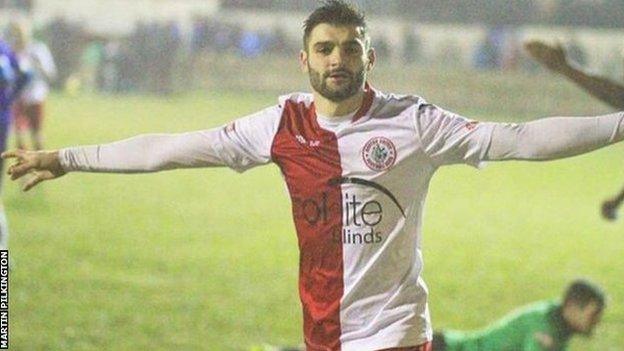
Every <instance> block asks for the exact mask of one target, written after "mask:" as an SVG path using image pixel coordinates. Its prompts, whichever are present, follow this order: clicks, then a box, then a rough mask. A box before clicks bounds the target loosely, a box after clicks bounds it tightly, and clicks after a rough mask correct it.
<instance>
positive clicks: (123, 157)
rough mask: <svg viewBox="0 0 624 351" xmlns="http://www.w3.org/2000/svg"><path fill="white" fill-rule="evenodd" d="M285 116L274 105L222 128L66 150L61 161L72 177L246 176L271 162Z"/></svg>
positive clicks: (149, 136) (63, 150) (62, 151)
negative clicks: (215, 170) (220, 171)
mask: <svg viewBox="0 0 624 351" xmlns="http://www.w3.org/2000/svg"><path fill="white" fill-rule="evenodd" d="M280 117H281V108H280V107H279V106H274V107H270V108H267V109H265V110H263V111H261V112H258V113H256V114H253V115H250V116H247V117H244V118H241V119H238V120H236V121H234V122H232V123H230V124H228V125H226V126H223V127H220V128H215V129H210V130H203V131H196V132H190V133H182V134H148V135H141V136H137V137H134V138H131V139H127V140H122V141H118V142H114V143H110V144H103V145H94V146H82V147H73V148H67V149H62V150H61V151H60V153H59V155H60V162H61V166H62V167H63V169H65V170H66V171H68V172H69V171H82V172H107V173H145V172H157V171H162V170H168V169H175V168H197V167H216V166H227V167H230V168H232V169H234V170H236V171H238V172H242V171H245V170H247V169H249V168H252V167H254V166H257V165H261V164H266V163H268V162H270V161H271V146H272V143H273V137H274V136H275V133H276V132H277V128H278V125H279V120H280Z"/></svg>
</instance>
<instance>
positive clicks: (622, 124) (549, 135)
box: [486, 112, 624, 161]
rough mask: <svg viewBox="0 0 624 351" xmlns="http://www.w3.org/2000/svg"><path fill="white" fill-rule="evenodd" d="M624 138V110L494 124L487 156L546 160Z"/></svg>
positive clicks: (586, 150)
mask: <svg viewBox="0 0 624 351" xmlns="http://www.w3.org/2000/svg"><path fill="white" fill-rule="evenodd" d="M623 139H624V112H619V113H614V114H610V115H604V116H598V117H553V118H544V119H539V120H535V121H532V122H528V123H521V124H515V123H494V125H493V130H492V137H491V141H490V145H489V148H488V150H487V156H486V158H487V159H488V160H493V161H501V160H534V161H545V160H553V159H559V158H564V157H570V156H575V155H579V154H583V153H586V152H589V151H592V150H596V149H599V148H601V147H604V146H607V145H610V144H613V143H616V142H619V141H621V140H623Z"/></svg>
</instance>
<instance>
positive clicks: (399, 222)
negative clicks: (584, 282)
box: [59, 87, 624, 351]
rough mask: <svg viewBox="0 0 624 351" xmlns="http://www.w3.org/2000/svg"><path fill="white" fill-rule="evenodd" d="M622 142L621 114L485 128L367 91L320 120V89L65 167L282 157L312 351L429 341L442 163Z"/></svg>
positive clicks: (68, 154) (77, 158)
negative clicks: (435, 200) (430, 211)
mask: <svg viewBox="0 0 624 351" xmlns="http://www.w3.org/2000/svg"><path fill="white" fill-rule="evenodd" d="M623 139H624V113H622V112H619V113H615V114H611V115H605V116H598V117H588V118H581V117H571V118H567V117H557V118H545V119H540V120H536V121H532V122H528V123H521V124H513V123H489V122H485V123H476V122H473V121H470V120H467V119H465V118H463V117H460V116H457V115H455V114H452V113H449V112H447V111H444V110H442V109H440V108H438V107H436V106H434V105H430V104H427V103H426V102H425V101H423V100H422V99H421V98H419V97H416V96H398V95H387V94H383V93H381V92H378V91H375V90H372V89H371V88H369V87H367V89H366V95H365V99H364V103H363V104H362V106H361V108H360V109H359V110H358V111H357V112H356V113H355V114H354V115H353V116H349V118H347V119H345V118H334V119H327V118H323V117H322V116H317V114H316V112H315V108H314V101H313V96H312V95H310V94H292V95H289V96H285V97H282V98H281V99H280V101H279V103H278V105H276V106H273V107H270V108H268V109H265V110H263V111H261V112H259V113H256V114H254V115H251V116H248V117H245V118H242V119H239V120H236V121H235V122H233V123H231V124H229V125H227V126H224V127H222V128H216V129H211V130H205V131H197V132H190V133H182V134H159V135H142V136H138V137H135V138H131V139H127V140H123V141H119V142H115V143H110V144H103V145H94V146H82V147H75V148H68V149H63V150H61V151H60V153H59V159H60V163H61V165H62V167H63V168H64V169H65V170H66V171H87V172H114V173H135V172H155V171H161V170H166V169H174V168H191V167H210V166H229V167H231V168H233V169H235V170H238V171H244V170H246V169H248V168H251V167H254V166H257V165H261V164H266V163H269V162H274V163H275V164H277V165H278V166H279V167H280V169H281V171H282V174H283V176H284V180H285V181H286V184H287V187H288V191H289V193H290V197H291V199H292V211H293V217H294V222H295V228H296V230H297V237H298V240H299V249H300V256H301V257H300V279H299V290H300V296H301V301H302V304H303V315H304V334H305V342H306V345H307V348H308V350H311V351H321V350H323V351H328V350H331V351H337V350H342V351H371V350H382V349H388V348H397V347H406V346H416V345H421V344H423V343H425V342H427V341H428V340H430V339H431V334H432V331H431V323H430V320H429V312H428V307H427V288H426V286H425V283H424V282H423V280H422V278H421V272H422V253H421V250H420V242H421V238H422V233H421V226H422V214H423V213H422V212H423V207H424V203H425V198H426V196H427V189H428V186H429V181H430V179H431V177H432V176H433V174H434V173H435V171H436V170H437V169H438V168H439V167H440V166H442V165H446V164H455V163H466V164H469V165H473V166H478V165H479V164H480V162H482V161H485V160H512V159H522V160H548V159H557V158H562V157H569V156H574V155H578V154H581V153H585V152H588V151H591V150H595V149H597V148H600V147H602V146H605V145H609V144H612V143H615V142H618V141H621V140H623Z"/></svg>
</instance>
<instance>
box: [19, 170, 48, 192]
mask: <svg viewBox="0 0 624 351" xmlns="http://www.w3.org/2000/svg"><path fill="white" fill-rule="evenodd" d="M31 174H32V177H31V178H30V179H28V180H27V181H26V183H25V184H24V187H23V188H22V190H23V191H28V190H30V189H32V188H34V187H35V186H36V185H37V184H39V183H41V182H43V181H44V180H48V179H52V178H54V177H53V176H51V175H50V174H47V173H42V172H33V173H31Z"/></svg>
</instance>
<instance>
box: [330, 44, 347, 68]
mask: <svg viewBox="0 0 624 351" xmlns="http://www.w3.org/2000/svg"><path fill="white" fill-rule="evenodd" d="M343 59H344V55H343V52H342V50H341V49H340V47H338V46H336V47H335V48H334V50H333V51H332V53H331V55H330V56H329V65H330V66H331V68H336V67H340V66H342V62H343Z"/></svg>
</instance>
